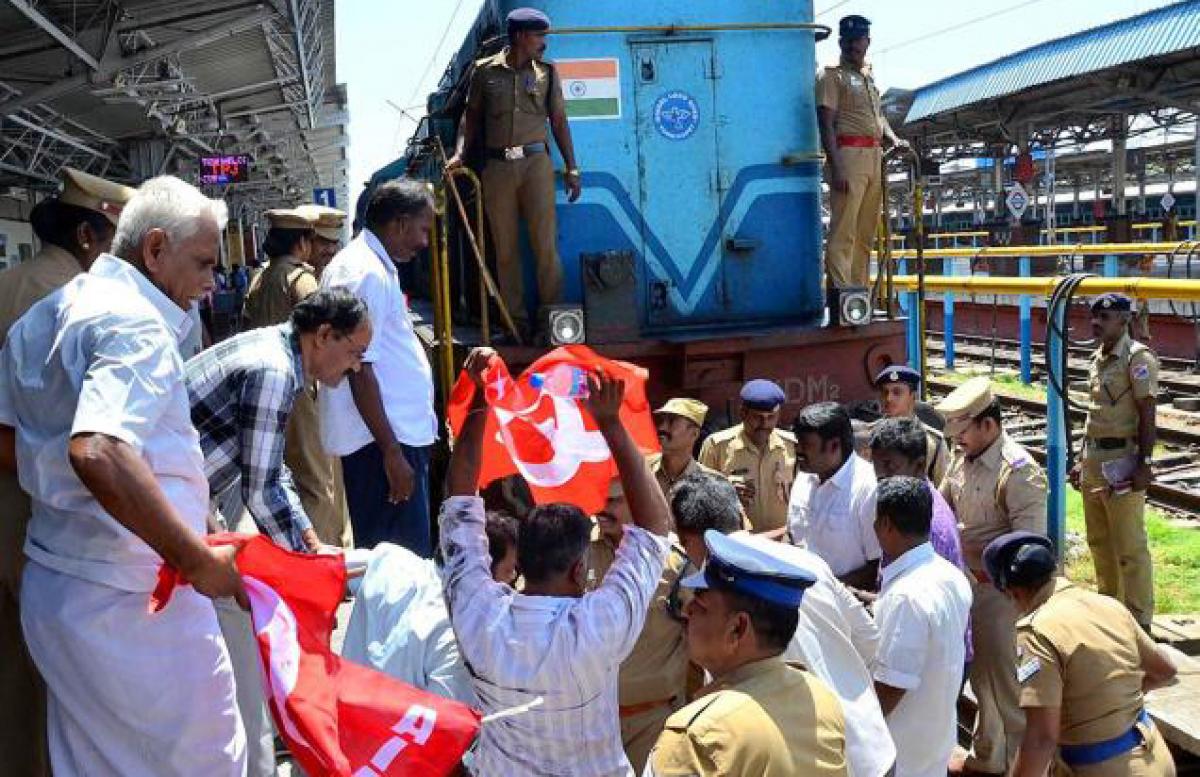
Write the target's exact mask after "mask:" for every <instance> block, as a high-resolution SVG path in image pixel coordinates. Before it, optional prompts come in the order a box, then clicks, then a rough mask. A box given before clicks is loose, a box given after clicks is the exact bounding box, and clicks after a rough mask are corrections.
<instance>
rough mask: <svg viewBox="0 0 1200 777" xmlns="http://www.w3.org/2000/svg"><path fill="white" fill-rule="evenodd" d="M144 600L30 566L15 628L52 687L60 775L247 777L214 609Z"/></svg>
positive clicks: (191, 597)
mask: <svg viewBox="0 0 1200 777" xmlns="http://www.w3.org/2000/svg"><path fill="white" fill-rule="evenodd" d="M148 600H149V595H148V594H146V593H130V592H127V591H122V590H119V589H116V588H110V587H108V586H104V585H99V584H97V583H92V582H90V581H87V580H83V579H81V578H77V577H72V576H70V575H64V574H61V573H59V572H55V571H53V570H51V569H48V568H47V567H44V566H42V565H40V564H38V563H36V562H32V561H31V562H30V563H29V564H27V565H26V567H25V573H24V579H23V582H22V585H21V625H22V628H23V629H24V631H25V638H26V640H27V641H28V643H29V651H30V653H31V654H32V656H33V659H34V662H35V663H36V664H37V666H38V669H39V670H40V671H41V673H42V676H43V677H45V679H46V686H47V689H48V691H49V707H48V718H49V742H50V760H51V766H52V769H53V771H54V774H55V775H56V777H84V775H86V777H108V776H109V775H112V777H174V776H175V775H178V776H179V777H194V775H205V777H244V775H245V773H246V764H245V755H246V753H245V751H246V738H245V733H244V732H243V729H242V722H241V718H240V717H239V715H238V710H237V704H236V701H235V698H234V687H233V671H232V669H231V667H230V662H229V654H228V652H227V651H226V649H225V642H224V640H223V639H222V638H221V631H220V628H219V627H218V625H217V616H216V612H215V611H214V609H213V605H212V602H211V601H210V600H209V599H207V598H205V597H204V596H202V595H200V594H198V593H196V591H195V590H193V589H191V588H188V587H181V588H178V589H177V590H176V591H175V593H174V595H173V597H172V598H171V601H170V603H169V604H168V605H167V607H166V608H165V609H164V610H163V611H162V612H159V613H154V614H151V613H149V612H148Z"/></svg>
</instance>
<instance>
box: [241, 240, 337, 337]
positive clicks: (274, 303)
mask: <svg viewBox="0 0 1200 777" xmlns="http://www.w3.org/2000/svg"><path fill="white" fill-rule="evenodd" d="M318 288H320V285H319V284H318V283H317V275H316V273H315V272H313V269H312V267H309V266H308V265H307V264H305V263H304V262H301V261H300V260H299V259H297V258H296V257H294V256H279V257H275V258H274V259H272V260H271V261H270V262H268V263H267V266H266V267H264V268H263V269H262V270H261V271H260V272H259V273H258V274H257V275H255V276H254V280H252V281H251V282H250V289H249V291H247V292H246V302H245V307H244V311H243V312H244V314H245V318H246V321H247V323H248V325H249V327H250V328H252V329H257V328H258V327H262V326H274V325H276V324H282V323H283V322H285V321H287V320H288V317H289V316H291V315H292V308H294V307H296V305H298V304H299V303H300V302H302V301H303V300H305V299H308V297H310V296H311V295H313V294H315V293H316V292H317V289H318Z"/></svg>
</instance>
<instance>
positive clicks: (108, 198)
mask: <svg viewBox="0 0 1200 777" xmlns="http://www.w3.org/2000/svg"><path fill="white" fill-rule="evenodd" d="M62 185H63V188H62V191H61V192H60V193H59V195H58V201H59V202H61V203H62V204H64V205H74V206H75V207H77V208H87V209H88V210H94V211H96V212H97V213H100V214H103V215H104V216H105V217H106V218H107V219H108V220H109V221H111V222H112V223H113V224H114V225H115V224H116V223H117V219H118V218H119V217H120V215H121V211H122V210H124V208H125V205H126V204H127V203H128V202H129V200H130V199H132V198H133V195H134V194H135V193H136V192H137V190H136V189H131V188H129V187H128V186H122V185H121V184H119V183H113V182H112V181H109V180H107V179H104V178H100V177H98V176H95V175H90V174H88V173H85V172H83V171H82V170H76V169H75V168H73V167H64V168H63V170H62Z"/></svg>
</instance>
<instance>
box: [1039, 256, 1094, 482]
mask: <svg viewBox="0 0 1200 777" xmlns="http://www.w3.org/2000/svg"><path fill="white" fill-rule="evenodd" d="M1092 277H1095V276H1094V275H1093V274H1092V273H1072V274H1071V275H1068V276H1066V277H1065V278H1063V279H1062V281H1061V282H1060V283H1058V284H1057V285H1056V286H1055V287H1054V291H1053V292H1051V294H1050V300H1049V302H1047V303H1046V341H1045V348H1044V350H1043V354H1044V357H1045V361H1046V377H1047V379H1048V380H1049V381H1050V385H1051V386H1053V388H1054V390H1055V391H1057V392H1058V396H1059V401H1060V402H1061V403H1062V417H1063V430H1064V432H1065V437H1066V443H1067V448H1066V452H1067V468H1068V469H1070V468H1071V466H1072V465H1073V464H1074V462H1075V444H1074V442H1073V440H1072V438H1071V409H1072V408H1074V409H1076V410H1086V409H1087V408H1086V407H1085V406H1083V405H1080V404H1079V403H1077V402H1074V401H1073V400H1072V399H1071V394H1070V378H1069V373H1068V372H1067V369H1068V363H1069V361H1070V356H1071V345H1072V341H1071V336H1070V335H1071V319H1070V313H1071V302H1072V300H1073V299H1074V297H1075V292H1076V291H1077V290H1078V289H1079V284H1081V283H1082V282H1083V280H1084V279H1085V278H1092ZM1060 310H1061V312H1062V321H1063V323H1062V326H1061V327H1059V325H1058V313H1059V311H1060ZM1055 335H1057V336H1058V338H1059V340H1060V341H1061V342H1062V348H1060V349H1059V351H1060V353H1059V362H1058V364H1055V363H1054V359H1053V356H1052V355H1051V348H1050V344H1051V343H1052V342H1053V340H1054V337H1055ZM1079 344H1085V343H1083V342H1081V343H1079Z"/></svg>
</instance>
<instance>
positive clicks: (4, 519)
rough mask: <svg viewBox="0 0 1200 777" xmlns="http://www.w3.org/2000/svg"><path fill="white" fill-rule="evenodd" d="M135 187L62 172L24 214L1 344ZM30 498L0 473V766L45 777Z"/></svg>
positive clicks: (6, 288)
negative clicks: (27, 589) (29, 564)
mask: <svg viewBox="0 0 1200 777" xmlns="http://www.w3.org/2000/svg"><path fill="white" fill-rule="evenodd" d="M134 191H135V190H134V189H131V188H129V187H128V186H122V185H120V184H117V183H113V182H112V181H107V180H105V179H103V178H97V177H96V176H94V175H89V174H87V173H84V172H81V171H79V170H75V169H73V168H69V167H67V168H63V173H62V191H61V192H59V193H58V194H57V195H55V196H53V197H49V198H47V199H45V200H43V201H42V202H40V203H38V204H37V205H35V206H34V208H33V211H32V212H31V213H30V215H29V220H30V222H31V225H32V226H33V231H34V234H36V235H37V237H38V240H40V241H41V243H42V248H41V250H40V251H38V253H37V254H36V255H35V256H33V257H32V258H31V259H29V261H27V262H22V263H21V264H18V265H17V266H16V267H12V268H9V269H7V270H5V271H3V272H0V345H2V344H3V342H4V339H5V338H6V337H7V335H8V330H9V329H10V328H11V327H12V325H13V324H14V323H16V321H17V319H18V318H20V317H21V316H23V315H24V314H25V311H27V310H29V308H31V307H33V305H34V304H35V303H36V302H38V301H39V300H41V299H42V298H43V297H46V296H48V295H49V294H51V293H52V292H54V291H56V290H58V289H59V288H60V287H62V286H64V285H66V283H67V282H68V281H70V280H71V279H72V278H74V277H75V276H76V275H78V274H80V273H81V272H84V271H86V270H87V269H88V268H89V267H91V265H92V262H94V261H95V260H96V257H98V256H100V254H102V253H105V252H107V251H108V249H109V248H110V247H111V245H112V239H113V235H114V234H116V225H117V218H118V217H119V216H120V214H121V210H122V209H123V208H124V207H125V204H126V203H127V202H129V199H130V198H131V197H132V196H133V194H134ZM30 510H31V508H30V505H29V497H28V496H27V495H26V494H25V492H24V491H23V490H22V489H21V486H20V484H19V483H18V482H17V478H16V477H15V476H12V475H9V474H7V473H5V474H0V764H4V768H3V769H2V770H0V771H3V772H4V774H5V775H13V777H25V775H46V774H49V772H50V767H49V763H48V759H47V757H46V691H45V688H44V686H43V685H42V681H41V678H40V677H39V675H38V673H37V669H36V668H35V667H34V665H33V661H32V660H31V659H30V658H29V653H28V652H27V651H26V648H25V639H24V637H23V636H22V634H21V617H20V610H19V608H18V601H19V596H18V593H19V589H20V582H21V571H22V569H23V568H24V566H25V553H24V547H25V527H26V525H27V524H28V523H29V515H30Z"/></svg>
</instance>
